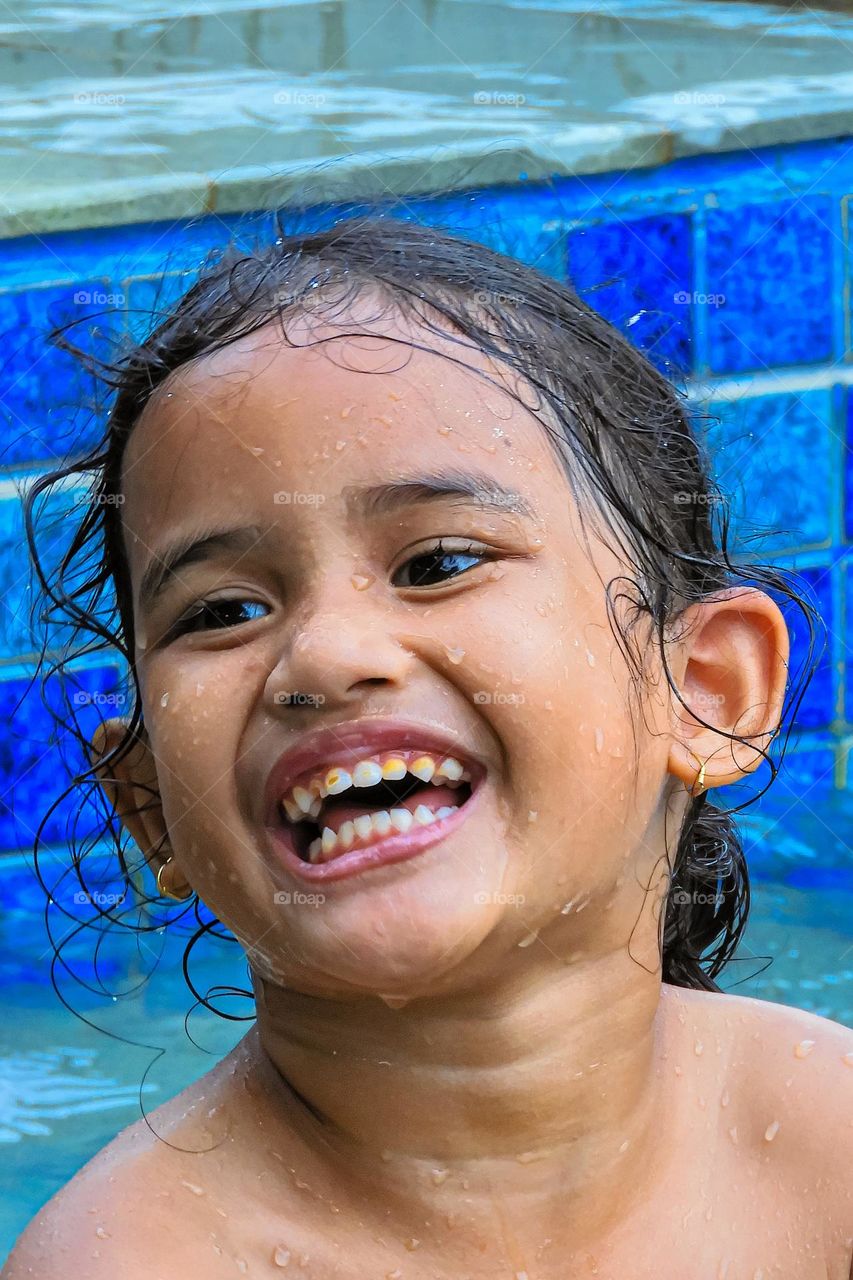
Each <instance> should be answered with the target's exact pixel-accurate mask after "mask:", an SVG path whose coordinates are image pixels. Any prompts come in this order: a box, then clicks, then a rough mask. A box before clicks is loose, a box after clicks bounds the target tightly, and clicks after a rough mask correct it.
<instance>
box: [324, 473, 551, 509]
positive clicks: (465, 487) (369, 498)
mask: <svg viewBox="0 0 853 1280" xmlns="http://www.w3.org/2000/svg"><path fill="white" fill-rule="evenodd" d="M343 495H344V498H345V500H346V503H347V506H348V507H349V508H350V510H352V511H354V512H356V513H359V514H364V515H368V516H377V515H386V514H388V513H389V512H394V511H399V510H400V509H401V508H402V507H408V506H412V505H413V504H414V503H416V502H439V501H441V500H442V499H444V500H447V499H448V498H449V499H454V498H455V499H457V500H459V501H460V502H461V503H465V504H468V505H471V506H475V507H479V508H480V509H481V510H483V511H498V512H509V513H511V514H514V515H523V516H529V517H531V518H534V519H535V518H536V516H537V513H536V509H535V508H534V507H533V505H532V504H531V503H530V502H529V501H528V500H527V499H526V498H524V497H523V496H522V495H521V494H520V493H519V492H518V491H517V490H515V489H506V488H504V486H503V485H501V484H498V482H497V481H496V480H495V479H494V477H493V476H489V475H486V474H485V473H484V472H479V471H457V470H454V469H448V470H442V471H437V472H430V473H427V474H424V475H416V476H408V477H406V478H405V479H403V480H396V481H393V482H391V483H388V484H376V485H365V486H356V485H348V486H347V487H346V488H345V489H344V490H343Z"/></svg>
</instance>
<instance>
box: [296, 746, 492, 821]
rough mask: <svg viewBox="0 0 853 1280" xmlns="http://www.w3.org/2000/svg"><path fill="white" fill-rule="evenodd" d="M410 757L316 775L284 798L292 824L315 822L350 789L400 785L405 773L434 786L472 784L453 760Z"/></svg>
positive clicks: (399, 756) (363, 762)
mask: <svg viewBox="0 0 853 1280" xmlns="http://www.w3.org/2000/svg"><path fill="white" fill-rule="evenodd" d="M411 754H412V755H413V758H412V759H411V761H407V753H400V754H392V755H389V756H387V757H385V758H384V759H381V758H376V757H373V756H371V757H368V758H367V759H364V760H359V761H358V762H357V763H356V764H355V765H353V766H352V771H351V772H350V771H349V770H348V769H344V768H342V767H335V768H332V769H329V770H327V772H326V773H325V774H317V775H316V776H315V777H313V778H312V779H311V781H310V782H309V783H308V785H307V786H295V787H293V788H292V789H291V791H290V792H289V793H288V794H287V795H286V796H284V797H283V799H282V805H283V807H284V811H285V813H286V814H287V817H288V818H289V820H290V821H291V822H301V821H304V819H305V818H316V817H317V816H318V815H319V813H320V806H321V804H322V802H323V800H325V798H326V797H327V796H339V795H341V793H342V792H344V791H348V790H349V789H350V788H351V787H375V786H376V785H377V783H379V782H382V781H385V780H389V781H391V780H397V781H399V780H400V779H401V778H405V776H406V773H411V774H412V775H413V776H414V777H416V778H418V779H419V780H420V781H421V782H431V783H432V784H433V785H434V786H440V785H443V784H448V783H450V784H451V785H452V784H454V783H459V782H469V781H470V776H469V774H468V773H467V771H466V770H465V768H464V766H463V765H462V764H461V763H460V761H459V760H456V759H454V757H453V756H445V757H444V758H443V759H441V758H439V759H436V758H435V757H433V756H429V755H414V754H413V753H411Z"/></svg>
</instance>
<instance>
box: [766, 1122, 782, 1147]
mask: <svg viewBox="0 0 853 1280" xmlns="http://www.w3.org/2000/svg"><path fill="white" fill-rule="evenodd" d="M778 1132H779V1121H778V1120H774V1121H772V1123H771V1124H769V1125H768V1126H767V1128H766V1129H765V1130H764V1141H765V1142H772V1141H773V1139H774V1138H775V1137H776V1134H777V1133H778Z"/></svg>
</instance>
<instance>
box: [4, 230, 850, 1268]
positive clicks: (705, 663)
mask: <svg viewBox="0 0 853 1280" xmlns="http://www.w3.org/2000/svg"><path fill="white" fill-rule="evenodd" d="M113 372H114V375H115V379H116V383H117V387H118V395H117V398H116V401H115V405H114V408H113V410H112V413H111V417H110V422H109V429H108V437H107V440H106V442H105V444H104V447H103V450H102V451H101V452H98V453H97V454H96V455H93V456H92V457H90V458H87V459H83V460H82V461H81V462H80V463H75V464H74V465H72V466H71V467H70V468H65V469H64V470H63V472H62V473H60V474H62V475H64V476H68V475H69V474H80V475H87V474H90V473H91V472H92V471H93V470H94V471H95V473H96V475H97V499H98V500H97V501H95V502H93V503H92V504H91V505H90V509H89V513H88V514H87V516H86V518H85V520H84V523H83V527H82V528H81V530H80V532H79V534H78V536H77V538H76V540H75V544H74V547H73V548H72V552H71V554H70V555H69V558H68V560H67V562H66V563H65V564H64V565H63V566H62V570H61V574H60V580H59V581H58V582H52V583H51V582H48V583H46V585H47V586H48V587H49V589H50V592H51V595H52V598H53V600H54V604H55V605H63V604H64V606H65V607H66V609H67V611H68V613H69V616H72V620H73V619H74V618H76V620H77V622H78V623H80V624H81V625H82V626H84V627H86V626H88V627H89V628H90V630H91V631H92V633H93V635H94V637H95V641H94V642H98V638H99V637H100V640H102V641H104V642H109V643H112V644H114V645H116V646H117V647H118V649H119V650H120V652H121V653H123V654H124V655H125V656H126V658H127V660H128V662H129V664H130V668H131V671H132V676H133V681H134V686H133V687H134V689H135V692H136V695H137V702H136V705H135V706H134V707H133V710H132V714H130V715H128V716H127V717H125V718H122V719H115V720H111V721H109V722H107V723H106V724H105V725H104V726H103V728H102V730H101V731H100V733H99V734H98V736H97V738H96V741H95V742H94V744H93V760H94V762H93V770H96V771H97V774H98V776H99V777H100V779H101V782H102V785H103V787H104V789H105V792H106V794H107V796H108V798H109V801H110V803H111V804H112V806H113V807H114V812H115V814H116V815H117V816H118V818H119V819H120V821H121V823H122V824H123V825H124V828H125V829H126V831H127V832H129V833H130V835H131V836H132V838H133V841H134V842H135V844H136V846H137V847H138V849H139V850H140V851H141V852H142V854H144V857H145V859H146V860H147V863H148V866H149V867H150V871H151V874H152V887H153V884H154V879H155V878H156V890H155V893H156V897H157V900H158V901H159V900H160V899H161V898H162V897H166V898H175V899H180V900H184V899H187V900H189V899H190V897H192V896H193V895H197V896H198V900H199V901H201V902H203V903H204V904H205V906H206V908H208V909H209V911H210V912H211V913H213V916H214V917H216V918H218V920H219V921H221V922H222V924H223V925H224V926H227V928H228V929H229V930H230V931H231V932H232V933H233V934H234V936H235V937H236V938H237V940H238V941H239V943H240V945H241V946H242V947H243V949H244V950H245V953H246V956H247V958H248V961H249V966H250V971H251V975H252V984H253V990H254V997H255V1000H256V1006H257V1019H256V1021H255V1022H254V1023H253V1025H252V1027H251V1030H250V1031H249V1032H248V1034H247V1035H246V1036H245V1037H244V1038H243V1039H242V1041H241V1042H240V1043H239V1044H238V1046H237V1048H236V1049H235V1050H234V1051H233V1052H232V1053H230V1054H229V1055H228V1056H227V1057H226V1058H225V1059H224V1060H223V1061H222V1062H220V1063H219V1065H218V1066H216V1067H215V1068H214V1069H213V1070H212V1071H210V1072H208V1074H207V1075H205V1076H204V1077H203V1078H202V1079H201V1080H199V1081H198V1082H197V1083H196V1084H194V1085H192V1086H191V1087H190V1088H188V1089H186V1090H184V1091H183V1092H182V1093H181V1094H180V1095H179V1096H178V1097H177V1098H175V1099H173V1100H172V1101H171V1102H168V1103H166V1104H165V1105H164V1106H161V1107H160V1108H158V1109H157V1110H156V1111H154V1112H153V1113H152V1114H151V1116H150V1117H149V1121H150V1126H151V1127H150V1128H149V1127H148V1125H146V1124H145V1123H144V1122H143V1121H142V1120H140V1121H139V1122H138V1123H136V1124H133V1125H131V1126H130V1127H129V1128H127V1129H125V1130H124V1131H123V1132H122V1133H120V1134H119V1136H118V1137H117V1138H116V1139H115V1140H114V1141H113V1142H111V1143H110V1144H109V1145H108V1146H107V1147H106V1148H105V1149H104V1150H103V1151H102V1152H100V1153H99V1155H98V1156H96V1157H95V1159H93V1160H92V1161H90V1163H89V1164H87V1165H86V1166H85V1167H84V1168H83V1169H82V1170H81V1171H80V1172H79V1173H78V1174H77V1175H76V1177H74V1178H73V1179H72V1180H71V1182H69V1183H68V1185H66V1186H65V1187H64V1188H63V1189H62V1190H61V1191H60V1192H59V1193H58V1194H57V1195H56V1196H55V1197H54V1198H53V1199H52V1200H51V1201H50V1202H49V1203H48V1204H47V1205H46V1206H45V1208H44V1209H43V1210H42V1211H41V1212H40V1213H39V1214H38V1216H37V1217H36V1218H35V1219H34V1220H33V1222H32V1223H31V1224H30V1226H29V1227H28V1228H27V1230H26V1231H25V1232H24V1234H23V1236H22V1237H21V1238H20V1240H19V1241H18V1244H17V1246H16V1248H15V1250H14V1252H13V1254H12V1256H11V1258H10V1260H9V1262H8V1264H7V1266H6V1268H5V1270H4V1272H3V1276H4V1277H6V1280H22V1278H23V1277H31V1276H38V1277H39V1280H60V1278H61V1280H65V1278H66V1277H67V1276H68V1275H69V1273H70V1274H72V1275H73V1276H74V1277H76V1278H79V1280H84V1278H85V1280H102V1278H106V1277H110V1280H111V1278H112V1277H115V1276H121V1277H122V1278H123V1280H143V1278H144V1280H195V1277H199V1278H201V1277H204V1280H220V1277H221V1278H222V1280H225V1278H226V1277H234V1276H240V1275H248V1276H255V1277H265V1276H270V1277H272V1276H276V1275H285V1276H287V1277H293V1278H294V1280H308V1278H309V1277H310V1278H312V1280H326V1278H327V1277H352V1278H353V1280H366V1278H368V1277H369V1278H370V1280H375V1278H379V1280H381V1278H382V1277H386V1278H387V1280H419V1278H420V1277H424V1278H427V1277H429V1278H432V1277H441V1278H442V1280H451V1278H452V1280H459V1278H460V1277H483V1278H488V1280H493V1278H494V1280H497V1278H498V1277H501V1278H503V1277H508V1278H509V1280H512V1278H513V1277H514V1278H515V1280H524V1278H527V1280H564V1278H565V1277H573V1278H574V1277H582V1276H596V1277H598V1278H599V1280H605V1277H607V1278H610V1280H626V1278H628V1277H630V1280H688V1278H689V1280H722V1278H723V1277H726V1278H727V1280H758V1278H759V1277H763V1278H764V1280H771V1278H772V1280H827V1277H829V1278H830V1280H847V1278H848V1277H849V1276H850V1275H851V1255H853V1196H851V1191H853V1187H851V1166H853V1105H851V1103H852V1102H853V1034H851V1032H850V1031H848V1030H846V1029H845V1028H844V1027H842V1026H840V1025H838V1024H836V1023H833V1022H830V1021H828V1020H825V1019H821V1018H818V1017H815V1016H812V1015H810V1014H807V1013H804V1012H800V1011H798V1010H795V1009H790V1008H783V1007H780V1006H778V1005H774V1004H770V1003H765V1002H762V1001H757V1000H751V999H745V998H742V997H737V996H732V995H726V994H723V993H722V992H720V990H719V988H718V986H717V984H716V982H715V978H716V977H717V976H718V975H719V973H720V971H721V970H722V968H723V966H724V964H725V963H726V961H727V960H728V959H729V958H730V956H731V955H732V952H733V951H734V949H735V947H736V946H737V943H738V940H739V937H740V935H741V931H742V929H743V925H744V922H745V917H746V910H747V905H748V889H747V876H746V867H745V865H744V858H743V852H742V849H741V846H740V844H739V841H738V835H737V831H736V828H735V825H734V823H733V822H732V820H731V818H730V817H729V816H727V815H726V814H725V813H724V812H723V811H721V810H719V809H717V808H715V807H714V806H713V805H711V804H710V803H709V800H708V793H709V792H710V791H711V790H712V789H714V788H716V787H720V786H723V785H726V784H731V783H733V782H736V781H737V780H739V779H742V778H744V777H745V776H746V775H748V774H749V773H750V772H752V771H753V770H755V769H756V768H757V766H758V765H759V764H760V763H761V762H762V760H764V759H766V758H767V749H768V747H769V745H770V743H771V740H772V739H773V737H774V735H775V734H776V732H777V731H778V730H779V728H780V726H781V724H782V722H783V719H784V716H785V713H786V688H787V661H788V635H787V630H786V625H785V621H784V618H783V616H782V613H781V612H780V609H779V607H778V605H777V604H776V603H775V601H774V599H773V598H772V595H771V594H768V592H767V591H765V590H762V589H761V584H763V586H764V587H767V588H772V589H773V590H774V591H776V592H777V593H778V592H779V591H781V592H783V593H785V592H787V594H788V595H789V597H791V598H793V599H796V593H795V592H793V591H792V589H791V588H790V587H787V586H786V584H785V580H784V578H783V577H782V575H781V574H779V573H776V572H775V571H773V570H772V569H769V568H767V569H761V568H759V567H757V566H755V565H754V564H750V566H749V577H748V578H747V577H746V575H745V572H744V571H738V569H737V567H736V565H735V564H733V563H732V561H731V560H730V558H729V554H728V552H727V550H726V537H725V532H726V530H725V520H724V519H723V520H722V521H720V522H719V523H720V524H721V526H722V527H721V529H717V524H718V521H717V520H716V518H715V517H716V516H717V515H718V514H720V513H721V512H722V507H721V500H720V498H719V495H718V494H717V492H716V489H715V488H714V486H713V485H712V483H711V481H710V479H709V474H708V465H707V460H706V459H705V457H704V453H703V451H702V449H701V448H700V446H699V444H698V443H697V440H696V439H695V437H694V434H693V432H692V429H691V426H690V423H689V421H688V418H687V415H686V412H685V410H684V408H683V406H682V404H681V402H680V400H679V398H678V396H677V395H676V393H675V391H674V390H673V389H672V387H671V386H670V385H669V384H668V382H667V381H666V380H665V379H664V378H663V377H662V376H661V375H660V374H659V373H658V372H656V371H655V369H654V368H653V367H652V366H651V365H650V364H649V363H648V362H647V360H646V359H645V358H644V357H643V356H641V355H640V354H639V353H638V352H636V351H635V350H634V349H633V348H632V347H631V346H630V345H629V344H628V343H627V342H626V341H625V340H624V339H622V338H621V337H620V336H619V335H618V333H617V332H616V331H615V330H614V329H612V328H611V327H610V326H609V325H608V324H607V323H606V322H605V321H604V320H602V319H601V318H599V317H598V316H597V315H596V314H595V313H594V312H593V311H592V310H590V309H589V308H588V307H587V306H585V305H584V304H583V303H582V302H581V301H579V299H578V298H577V297H576V296H575V294H574V293H573V292H572V291H571V290H570V289H568V288H566V287H565V286H563V285H561V284H558V283H556V282H554V281H553V280H551V279H548V278H547V277H545V276H544V275H541V274H539V273H538V272H537V271H535V270H533V269H532V268H529V267H527V266H522V265H520V264H519V263H517V262H514V261H512V260H510V259H509V258H506V257H503V256H501V255H499V254H496V253H494V252H492V251H490V250H487V249H485V248H483V247H482V246H480V245H477V244H471V243H466V242H464V241H462V240H459V239H455V238H453V237H452V236H450V235H447V234H444V233H442V232H440V231H436V230H434V229H430V228H426V227H418V226H415V225H410V224H408V223H404V222H398V221H395V220H393V219H390V218H387V219H381V218H366V219H361V218H360V219H354V220H351V221H348V222H343V223H341V224H339V225H337V226H335V227H333V228H332V229H331V230H329V231H327V232H324V233H322V234H313V235H304V236H302V235H300V236H291V237H282V238H279V239H278V240H277V241H276V242H275V244H274V245H272V246H271V247H267V248H264V249H262V250H259V251H257V252H241V251H239V250H237V249H235V248H231V249H229V250H228V251H227V252H226V253H225V254H224V255H223V256H222V257H221V259H219V260H218V261H215V262H214V263H212V264H208V266H207V267H206V268H205V270H204V272H203V274H202V278H201V279H200V281H199V282H198V283H197V284H196V285H195V286H194V287H193V288H192V289H191V290H190V291H189V293H187V294H186V296H185V297H184V298H183V299H182V300H181V302H180V303H179V304H178V305H177V307H176V308H175V309H174V311H173V313H172V314H171V315H170V316H168V318H167V319H166V320H165V321H164V322H163V323H162V324H161V325H160V326H159V327H158V328H157V329H156V331H155V332H154V333H152V334H151V335H150V337H148V338H147V339H146V340H145V341H144V342H143V343H142V344H141V345H140V346H138V347H137V348H136V349H135V350H133V352H132V353H131V354H130V356H129V357H128V358H127V359H126V360H124V361H123V362H121V363H120V364H119V366H118V367H117V368H116V369H114V371H113ZM50 483H51V480H50V479H47V480H45V481H44V482H43V483H42V484H41V485H37V486H36V487H35V489H34V490H33V491H32V493H31V495H30V508H31V511H32V506H33V503H34V502H35V501H36V500H37V499H38V497H39V495H40V494H41V493H43V492H44V491H46V489H47V488H48V487H49V485H50ZM94 545H97V546H99V547H100V548H101V552H102V556H103V569H102V570H101V571H99V572H97V573H96V574H95V575H94V578H93V579H92V581H91V583H89V584H88V585H89V586H90V588H91V590H90V595H89V597H86V596H85V592H84V590H83V588H82V587H81V585H80V581H81V579H80V577H79V573H78V577H77V578H76V579H75V578H73V572H74V566H75V564H77V563H78V562H79V561H81V559H82V558H83V557H84V556H85V555H86V554H87V553H89V552H90V550H91V548H92V546H94ZM68 583H72V585H71V586H69V585H67V584H68ZM105 583H111V584H112V585H113V587H114V589H115V595H116V601H117V612H118V618H119V621H120V625H119V626H118V627H117V629H116V630H115V634H113V632H112V631H111V629H110V627H109V626H108V625H107V624H106V623H105V622H104V621H103V608H102V606H101V603H100V602H101V600H102V596H103V589H104V584H105ZM64 584H65V585H64ZM73 584H76V585H73ZM756 584H759V585H756ZM87 599H88V604H87V603H86V600H87ZM75 609H76V614H75V612H74V611H75ZM126 865H127V864H126V863H125V862H123V863H122V866H123V867H125V866H126ZM176 909H178V910H183V908H176ZM152 1130H153V1132H152Z"/></svg>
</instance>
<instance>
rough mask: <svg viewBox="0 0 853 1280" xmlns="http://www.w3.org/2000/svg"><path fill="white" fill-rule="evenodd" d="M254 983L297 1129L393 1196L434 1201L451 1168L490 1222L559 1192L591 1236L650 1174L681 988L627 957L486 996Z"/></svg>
mask: <svg viewBox="0 0 853 1280" xmlns="http://www.w3.org/2000/svg"><path fill="white" fill-rule="evenodd" d="M548 960H550V964H549V963H548ZM663 992H664V993H666V992H667V989H666V988H664V989H663ZM255 993H256V997H257V1010H258V1021H257V1035H258V1037H259V1040H260V1047H261V1049H262V1054H261V1058H262V1061H263V1063H264V1064H265V1068H264V1069H265V1070H266V1071H267V1083H268V1084H269V1087H270V1091H271V1097H272V1098H273V1099H274V1102H275V1104H276V1107H277V1110H278V1111H279V1112H280V1114H281V1116H282V1118H283V1120H284V1122H285V1124H288V1123H289V1124H290V1125H291V1126H292V1125H293V1120H294V1116H296V1115H298V1116H299V1128H300V1137H301V1140H302V1141H304V1142H306V1143H307V1144H308V1146H309V1148H313V1150H314V1151H315V1152H318V1151H320V1150H321V1149H322V1150H323V1151H324V1152H325V1155H324V1156H323V1158H324V1159H328V1160H331V1161H332V1164H333V1166H334V1167H335V1169H336V1170H338V1171H340V1170H341V1169H343V1170H344V1171H345V1172H346V1174H347V1175H348V1176H350V1177H355V1178H356V1179H357V1180H362V1181H364V1182H369V1183H370V1184H371V1185H372V1186H373V1187H374V1188H376V1186H377V1184H380V1186H381V1190H382V1193H383V1195H384V1196H385V1197H386V1199H385V1200H384V1201H383V1203H391V1202H393V1203H395V1204H396V1205H397V1206H398V1207H400V1206H401V1204H402V1206H403V1207H404V1208H405V1206H406V1205H408V1207H410V1208H413V1207H416V1208H417V1209H418V1210H420V1211H423V1210H425V1209H427V1208H433V1209H434V1208H435V1202H436V1195H437V1194H438V1193H437V1188H441V1190H442V1192H443V1191H444V1183H445V1179H448V1178H449V1179H450V1180H451V1182H452V1183H453V1185H454V1186H455V1188H456V1194H457V1197H458V1196H459V1188H460V1186H461V1187H462V1188H464V1190H465V1192H466V1196H465V1204H466V1208H469V1209H470V1210H471V1213H472V1215H474V1216H476V1212H477V1206H478V1205H479V1204H480V1203H481V1202H482V1203H483V1205H487V1206H488V1212H489V1213H490V1215H491V1219H492V1222H493V1221H494V1214H495V1211H496V1203H497V1201H496V1199H495V1197H496V1196H497V1197H498V1199H499V1201H500V1203H501V1205H502V1208H503V1210H507V1211H509V1213H510V1216H511V1217H512V1218H513V1219H515V1215H514V1214H513V1212H512V1211H513V1208H516V1209H520V1207H521V1204H522V1202H523V1204H524V1215H523V1217H522V1219H521V1220H523V1221H527V1220H528V1218H529V1216H530V1213H531V1211H532V1208H533V1206H534V1205H540V1207H543V1208H544V1206H545V1205H546V1203H547V1204H549V1205H550V1208H551V1210H553V1211H556V1210H557V1207H558V1205H557V1197H559V1220H560V1221H561V1222H563V1223H565V1222H567V1221H568V1220H569V1218H571V1219H572V1220H576V1221H577V1222H583V1224H584V1230H586V1229H588V1228H590V1227H591V1226H593V1225H594V1224H595V1223H601V1224H602V1225H604V1224H605V1223H606V1222H608V1221H611V1220H612V1219H613V1218H614V1217H615V1216H617V1215H618V1214H619V1213H622V1212H624V1209H625V1206H626V1205H627V1203H628V1201H629V1200H631V1199H632V1197H633V1194H634V1193H635V1191H636V1187H637V1186H638V1185H639V1184H640V1183H641V1182H642V1179H641V1177H640V1170H642V1169H643V1168H644V1166H645V1165H646V1164H647V1162H648V1160H649V1159H650V1158H651V1153H652V1150H653V1148H654V1143H655V1139H656V1136H657V1134H658V1132H659V1126H660V1124H661V1123H662V1117H661V1101H662V1094H661V1090H660V1088H659V1070H660V1063H661V1061H662V1058H663V1057H664V1056H665V1055H666V1052H667V1048H668V1044H667V1037H668V1035H669V1030H668V1028H669V1026H670V1022H671V1020H670V1019H669V1018H668V1017H667V1016H666V1015H667V1014H668V1011H669V1006H670V1003H671V999H672V997H671V996H670V995H668V994H664V995H662V988H661V982H660V975H659V974H655V973H649V972H648V971H647V970H646V969H645V968H643V967H641V966H640V965H638V964H637V963H636V962H635V961H633V960H632V959H631V958H630V957H629V956H628V955H627V954H625V953H624V952H622V953H619V954H608V955H604V956H601V957H599V958H597V959H594V960H589V961H587V962H584V963H583V964H573V965H564V964H561V963H559V962H555V961H554V960H553V957H546V960H545V961H543V962H541V964H540V966H539V967H538V968H534V967H532V966H531V969H530V971H529V972H528V973H527V974H526V975H525V977H524V979H523V980H519V978H518V977H517V976H516V977H515V978H514V979H513V980H512V981H509V980H508V981H506V982H504V983H503V984H500V985H495V986H493V987H492V988H490V990H489V991H488V992H487V993H484V992H478V993H477V994H471V993H467V994H465V995H455V996H451V997H443V998H441V999H435V1000H432V999H430V1000H425V999H420V1000H414V1001H412V1002H411V1003H409V1004H406V1005H405V1006H403V1007H401V1008H390V1007H388V1005H386V1004H385V1003H383V1002H382V1001H381V1000H380V999H378V998H375V999H368V998H360V999H358V1000H353V1001H340V1002H339V1001H335V1000H330V999H320V998H316V997H312V996H306V995H300V994H299V993H296V992H294V991H291V990H287V989H285V988H282V987H280V986H276V985H273V984H272V983H270V982H267V981H265V980H264V979H262V978H260V977H259V976H258V975H255ZM295 1099H298V1100H299V1101H298V1102H295ZM305 1104H307V1105H305ZM567 1215H568V1217H567ZM534 1216H535V1214H534ZM540 1226H541V1221H540ZM540 1238H541V1237H540Z"/></svg>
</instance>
